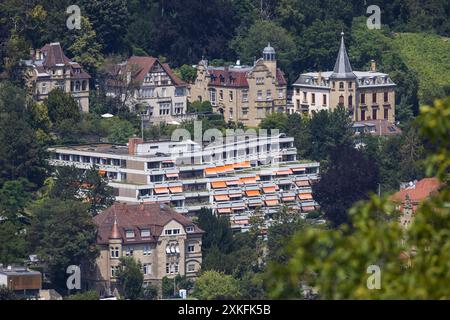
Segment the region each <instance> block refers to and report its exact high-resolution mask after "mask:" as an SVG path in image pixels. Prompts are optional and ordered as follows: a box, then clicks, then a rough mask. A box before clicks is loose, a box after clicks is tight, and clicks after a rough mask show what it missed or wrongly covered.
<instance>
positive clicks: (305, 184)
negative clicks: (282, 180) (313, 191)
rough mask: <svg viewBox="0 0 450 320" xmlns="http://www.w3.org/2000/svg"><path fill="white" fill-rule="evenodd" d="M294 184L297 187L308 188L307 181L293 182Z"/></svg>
mask: <svg viewBox="0 0 450 320" xmlns="http://www.w3.org/2000/svg"><path fill="white" fill-rule="evenodd" d="M295 184H296V185H297V186H298V187H308V186H309V180H299V181H295Z"/></svg>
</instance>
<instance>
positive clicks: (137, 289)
mask: <svg viewBox="0 0 450 320" xmlns="http://www.w3.org/2000/svg"><path fill="white" fill-rule="evenodd" d="M117 281H118V284H119V286H120V287H121V289H122V292H123V295H124V296H125V299H130V300H136V299H138V298H141V297H142V295H143V287H142V284H143V282H144V274H143V273H142V265H141V263H140V262H139V261H136V260H135V259H133V258H132V257H122V258H120V267H119V272H118V273H117Z"/></svg>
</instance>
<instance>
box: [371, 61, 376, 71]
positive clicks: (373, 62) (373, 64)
mask: <svg viewBox="0 0 450 320" xmlns="http://www.w3.org/2000/svg"><path fill="white" fill-rule="evenodd" d="M370 72H377V63H376V62H375V60H370Z"/></svg>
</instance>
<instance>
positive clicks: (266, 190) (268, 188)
mask: <svg viewBox="0 0 450 320" xmlns="http://www.w3.org/2000/svg"><path fill="white" fill-rule="evenodd" d="M263 191H264V193H274V192H276V191H277V189H276V187H265V188H263Z"/></svg>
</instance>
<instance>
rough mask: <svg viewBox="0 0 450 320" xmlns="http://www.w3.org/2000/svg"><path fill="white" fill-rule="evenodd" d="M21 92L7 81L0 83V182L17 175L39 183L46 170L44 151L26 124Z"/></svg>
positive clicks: (25, 107)
mask: <svg viewBox="0 0 450 320" xmlns="http://www.w3.org/2000/svg"><path fill="white" fill-rule="evenodd" d="M25 96H26V94H25V92H24V91H23V90H21V89H19V88H17V87H15V86H14V85H12V84H11V83H9V82H2V83H0V141H2V142H3V143H2V144H1V145H0V186H2V185H3V183H4V182H5V181H7V180H16V179H18V178H20V177H23V178H26V179H27V180H28V181H30V182H32V183H34V184H35V185H36V186H40V185H42V182H43V179H44V176H45V173H46V165H45V160H44V159H45V157H46V151H45V149H44V148H43V146H42V145H39V143H38V142H37V138H36V134H35V132H34V131H33V129H32V128H31V126H30V122H31V121H30V114H29V112H28V110H27V104H26V101H25Z"/></svg>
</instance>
